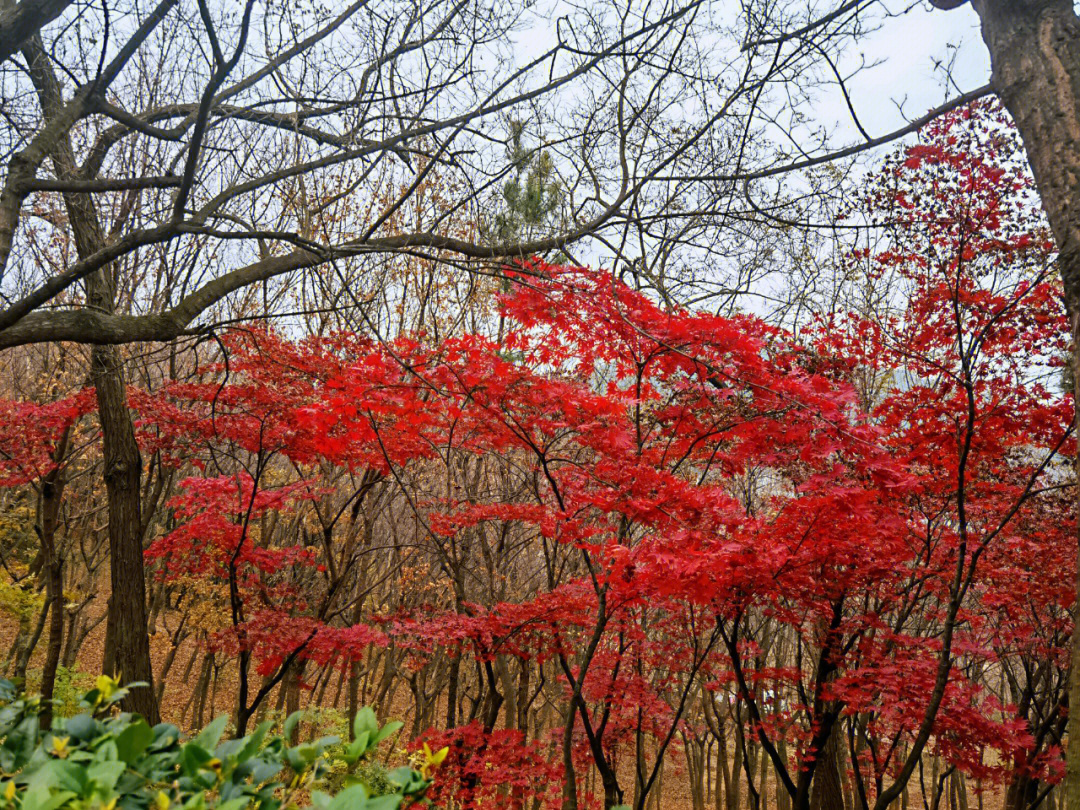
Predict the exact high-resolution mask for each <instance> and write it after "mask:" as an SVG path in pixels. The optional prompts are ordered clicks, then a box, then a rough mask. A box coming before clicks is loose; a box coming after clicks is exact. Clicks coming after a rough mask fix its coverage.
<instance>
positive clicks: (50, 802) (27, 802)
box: [22, 787, 75, 810]
mask: <svg viewBox="0 0 1080 810" xmlns="http://www.w3.org/2000/svg"><path fill="white" fill-rule="evenodd" d="M74 797H75V793H73V792H72V791H70V790H61V791H58V792H57V793H50V792H49V789H48V788H45V787H36V788H34V789H33V790H28V791H26V793H25V794H24V795H23V800H22V810H56V808H58V807H60V806H61V805H62V804H64V803H65V802H66V801H67V800H68V799H72V798H74Z"/></svg>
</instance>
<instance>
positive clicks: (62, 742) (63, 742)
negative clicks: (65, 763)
mask: <svg viewBox="0 0 1080 810" xmlns="http://www.w3.org/2000/svg"><path fill="white" fill-rule="evenodd" d="M70 741H71V737H53V741H52V752H53V753H54V754H55V755H56V756H57V757H59V758H60V759H66V758H67V755H68V743H69V742H70Z"/></svg>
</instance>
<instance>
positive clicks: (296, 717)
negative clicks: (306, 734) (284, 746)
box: [281, 711, 304, 740]
mask: <svg viewBox="0 0 1080 810" xmlns="http://www.w3.org/2000/svg"><path fill="white" fill-rule="evenodd" d="M303 716H304V713H303V712H302V711H297V712H293V713H292V714H290V715H289V716H288V717H286V718H285V726H284V727H283V729H282V732H281V736H282V737H284V738H285V739H286V740H291V739H292V735H293V732H294V731H295V730H296V725H297V723H299V722H300V718H301V717H303Z"/></svg>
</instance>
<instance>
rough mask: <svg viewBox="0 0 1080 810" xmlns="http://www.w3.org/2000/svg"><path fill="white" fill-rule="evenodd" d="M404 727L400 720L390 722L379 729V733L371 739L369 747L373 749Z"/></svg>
mask: <svg viewBox="0 0 1080 810" xmlns="http://www.w3.org/2000/svg"><path fill="white" fill-rule="evenodd" d="M404 725H405V724H404V723H402V722H401V721H400V720H391V721H390V722H389V723H387V724H386V725H385V726H383V727H382V728H381V729H379V733H378V734H376V735H375V736H374V737H373V738H372V740H371V747H372V748H374V747H375V746H376V745H378V744H379V743H381V742H382V741H383V740H385V739H386V738H387V737H389V736H390V735H392V734H397V733H398V731H400V730H401V728H402V726H404Z"/></svg>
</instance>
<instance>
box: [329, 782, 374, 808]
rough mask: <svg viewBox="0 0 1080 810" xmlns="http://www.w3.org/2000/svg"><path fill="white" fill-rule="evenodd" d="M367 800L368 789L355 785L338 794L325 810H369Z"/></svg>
mask: <svg viewBox="0 0 1080 810" xmlns="http://www.w3.org/2000/svg"><path fill="white" fill-rule="evenodd" d="M367 798H368V793H367V789H366V788H365V787H364V786H363V785H353V786H352V787H347V788H345V789H344V790H343V791H341V792H340V793H338V795H337V796H335V797H334V798H333V800H332V801H331V802H330V804H328V805H326V808H325V810H367V806H368V804H367Z"/></svg>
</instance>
